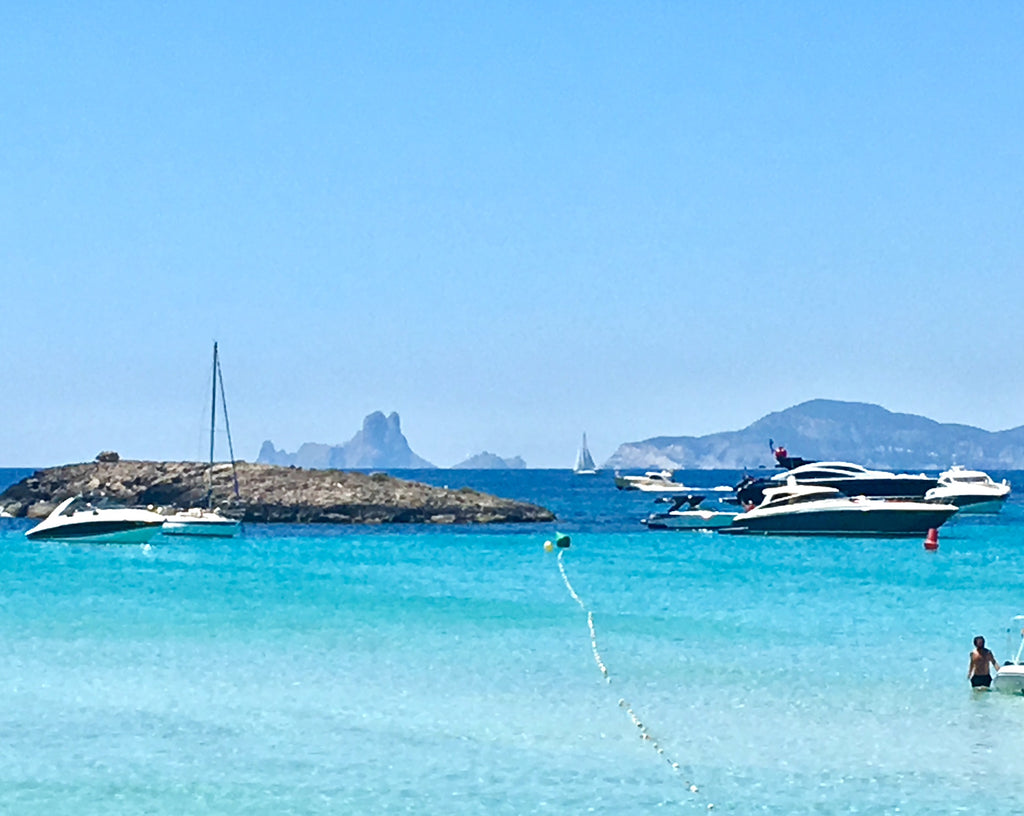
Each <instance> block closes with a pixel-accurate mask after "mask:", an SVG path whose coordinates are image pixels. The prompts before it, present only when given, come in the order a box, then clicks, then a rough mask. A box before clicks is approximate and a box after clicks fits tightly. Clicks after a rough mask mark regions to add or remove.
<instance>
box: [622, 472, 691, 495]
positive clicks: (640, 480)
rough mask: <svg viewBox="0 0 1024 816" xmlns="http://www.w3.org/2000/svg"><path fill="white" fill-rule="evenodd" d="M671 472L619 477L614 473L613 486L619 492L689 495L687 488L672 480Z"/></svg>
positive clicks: (689, 488) (688, 488)
mask: <svg viewBox="0 0 1024 816" xmlns="http://www.w3.org/2000/svg"><path fill="white" fill-rule="evenodd" d="M672 475H673V474H672V471H671V470H649V471H647V472H646V473H645V474H644V475H643V476H621V475H619V473H618V471H616V473H615V486H616V487H617V488H618V489H619V490H642V491H643V492H645V493H689V492H691V491H692V490H693V488H692V487H687V486H686V485H684V484H681V483H680V482H677V481H675V480H674V479H673V478H672Z"/></svg>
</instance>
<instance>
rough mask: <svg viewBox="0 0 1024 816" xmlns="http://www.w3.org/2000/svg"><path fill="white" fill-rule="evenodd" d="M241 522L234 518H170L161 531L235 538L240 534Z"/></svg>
mask: <svg viewBox="0 0 1024 816" xmlns="http://www.w3.org/2000/svg"><path fill="white" fill-rule="evenodd" d="M238 529H239V523H238V522H237V521H234V520H225V521H199V520H196V519H192V520H189V521H173V520H171V519H168V520H167V521H165V522H164V524H163V529H162V530H161V532H162V533H163V534H164V535H178V536H207V537H208V538H234V537H235V536H236V535H238Z"/></svg>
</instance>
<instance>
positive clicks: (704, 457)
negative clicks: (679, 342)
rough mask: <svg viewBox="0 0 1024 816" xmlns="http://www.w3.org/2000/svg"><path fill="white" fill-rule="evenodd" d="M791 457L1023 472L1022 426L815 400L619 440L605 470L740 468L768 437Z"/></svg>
mask: <svg viewBox="0 0 1024 816" xmlns="http://www.w3.org/2000/svg"><path fill="white" fill-rule="evenodd" d="M769 439H773V440H775V442H776V443H777V444H783V445H785V446H786V448H787V450H788V451H789V454H790V455H791V456H801V457H803V458H805V459H819V460H825V459H838V460H844V461H850V462H857V463H858V464H861V465H864V466H866V467H871V468H885V469H892V470H944V469H945V468H947V467H949V466H950V465H951V464H962V465H969V466H971V467H979V468H989V469H1003V470H1016V469H1024V426H1019V427H1016V428H1012V429H1010V430H1006V431H995V432H993V431H985V430H982V429H981V428H974V427H971V426H970V425H957V424H946V423H940V422H935V421H934V420H931V419H927V418H926V417H922V416H917V415H916V414H900V413H893V412H892V411H888V410H886V409H885V408H882V407H881V406H878V405H872V404H869V403H863V402H841V401H838V400H825V399H817V400H810V401H809V402H804V403H801V404H799V405H795V406H793V407H791V408H787V409H786V410H784V411H777V412H775V413H771V414H768V415H767V416H764V417H762V418H761V419H759V420H757V421H756V422H753V423H751V424H750V425H748V426H747V427H746V428H743V429H742V430H739V431H725V432H720V433H714V434H708V435H707V436H658V437H654V438H651V439H645V440H643V441H640V442H627V443H625V444H623V445H620V446H619V448H618V449H617V450H616V451H615V453H614V454H612V456H611V457H610V458H609V459H608V461H607V462H606V463H605V465H604V467H606V468H620V469H628V468H670V469H671V468H692V469H714V468H723V469H744V468H757V467H759V466H762V465H764V466H766V467H771V466H773V465H774V462H773V460H772V455H771V450H770V449H769V445H768V440H769Z"/></svg>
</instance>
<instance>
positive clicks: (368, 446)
mask: <svg viewBox="0 0 1024 816" xmlns="http://www.w3.org/2000/svg"><path fill="white" fill-rule="evenodd" d="M256 462H257V463H258V464H264V465H283V466H286V467H287V466H294V467H302V468H320V469H322V468H358V469H369V468H409V469H430V470H432V469H434V468H435V467H436V466H435V465H432V464H431V463H430V462H428V461H427V460H426V459H424V458H423V457H421V456H417V455H416V454H415V453H413V452H412V449H411V448H410V447H409V442H408V441H407V440H406V438H405V436H404V435H403V434H402V421H401V419H400V418H399V416H398V414H397V413H395V412H392V413H390V414H389V415H388V416H384V414H383V413H382V412H381V411H374V412H373V413H372V414H370V415H368V416H367V417H366V418H365V419H364V420H363V428H362V430H360V431H359V432H358V433H356V435H355V436H353V437H352V438H351V439H350V440H349V441H348V442H345V443H344V444H342V445H325V444H322V443H318V442H306V443H304V444H303V445H301V446H300V447H299V449H298V450H297V451H296V452H295V453H287V452H286V451H283V450H277V449H276V448H275V447H274V443H273V442H271V441H270V440H269V439H268V440H267V441H266V442H264V443H263V446H262V447H261V448H260V453H259V456H258V457H256Z"/></svg>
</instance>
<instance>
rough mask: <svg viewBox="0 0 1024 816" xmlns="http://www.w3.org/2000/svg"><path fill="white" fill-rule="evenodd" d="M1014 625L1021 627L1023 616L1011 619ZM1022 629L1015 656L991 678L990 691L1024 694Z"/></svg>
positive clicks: (1023, 620) (1023, 631)
mask: <svg viewBox="0 0 1024 816" xmlns="http://www.w3.org/2000/svg"><path fill="white" fill-rule="evenodd" d="M1013 622H1014V624H1016V625H1017V626H1021V624H1022V623H1024V615H1017V616H1016V617H1015V618H1014V619H1013ZM1022 658H1024V629H1021V632H1020V646H1018V647H1017V654H1016V655H1015V656H1014V658H1013V660H1007V661H1006V662H1005V663H1004V664H1003V665H1002V666H1001V667H1000V668H999V671H997V672H996V676H995V677H993V678H992V690H993V691H1002V692H1005V693H1008V694H1024V663H1022V662H1021V659H1022Z"/></svg>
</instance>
